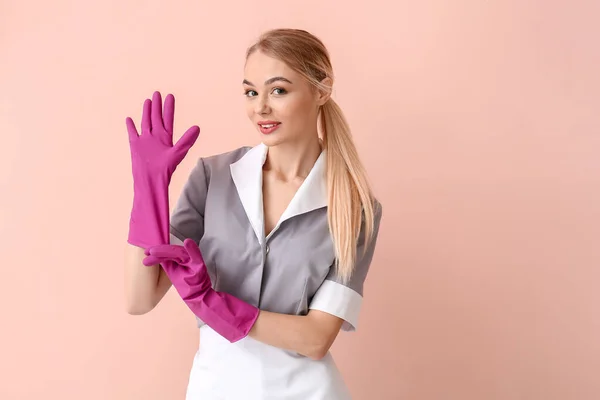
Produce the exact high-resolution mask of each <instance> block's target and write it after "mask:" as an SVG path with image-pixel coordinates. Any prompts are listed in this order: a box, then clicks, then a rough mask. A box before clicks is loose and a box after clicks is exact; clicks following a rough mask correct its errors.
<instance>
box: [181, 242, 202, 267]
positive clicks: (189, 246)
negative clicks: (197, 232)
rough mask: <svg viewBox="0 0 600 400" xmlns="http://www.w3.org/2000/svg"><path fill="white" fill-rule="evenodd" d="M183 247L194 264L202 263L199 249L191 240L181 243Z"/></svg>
mask: <svg viewBox="0 0 600 400" xmlns="http://www.w3.org/2000/svg"><path fill="white" fill-rule="evenodd" d="M183 246H184V247H185V250H186V251H187V253H188V254H189V257H190V258H191V259H192V260H194V261H196V262H204V260H203V259H202V253H200V248H199V247H198V245H197V244H196V242H195V241H194V240H193V239H190V238H187V239H185V240H184V241H183Z"/></svg>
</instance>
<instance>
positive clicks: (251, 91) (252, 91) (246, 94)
mask: <svg viewBox="0 0 600 400" xmlns="http://www.w3.org/2000/svg"><path fill="white" fill-rule="evenodd" d="M251 93H253V94H251ZM244 96H246V97H253V96H256V91H255V90H252V89H248V90H246V91H245V92H244Z"/></svg>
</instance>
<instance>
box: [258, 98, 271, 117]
mask: <svg viewBox="0 0 600 400" xmlns="http://www.w3.org/2000/svg"><path fill="white" fill-rule="evenodd" d="M270 110H271V107H270V106H269V98H268V96H266V95H262V96H258V98H257V99H256V103H255V106H254V112H255V113H256V114H260V115H265V114H268V113H269V112H270Z"/></svg>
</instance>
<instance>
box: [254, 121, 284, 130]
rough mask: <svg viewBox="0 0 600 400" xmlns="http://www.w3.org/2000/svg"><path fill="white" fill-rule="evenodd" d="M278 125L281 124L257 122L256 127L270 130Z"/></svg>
mask: <svg viewBox="0 0 600 400" xmlns="http://www.w3.org/2000/svg"><path fill="white" fill-rule="evenodd" d="M279 124H281V122H278V121H258V125H259V126H260V127H261V128H267V129H268V128H272V127H274V126H275V125H279Z"/></svg>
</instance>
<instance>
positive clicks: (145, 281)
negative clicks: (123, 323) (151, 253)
mask: <svg viewBox="0 0 600 400" xmlns="http://www.w3.org/2000/svg"><path fill="white" fill-rule="evenodd" d="M144 257H145V254H144V249H142V248H140V247H137V246H134V245H131V244H129V243H128V244H127V248H126V249H125V258H126V260H125V301H126V308H127V312H128V313H129V314H134V315H139V314H145V313H147V312H148V311H150V310H152V309H153V308H154V307H155V306H156V304H157V303H158V302H159V301H160V299H161V298H162V297H163V296H164V295H165V293H166V292H167V290H168V288H169V286H170V282H169V281H168V278H167V277H166V275H165V274H164V273H161V268H160V266H159V265H154V266H150V267H147V266H145V265H144V264H143V263H142V260H143V259H144ZM165 280H166V281H165Z"/></svg>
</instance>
